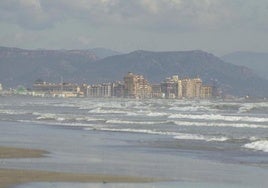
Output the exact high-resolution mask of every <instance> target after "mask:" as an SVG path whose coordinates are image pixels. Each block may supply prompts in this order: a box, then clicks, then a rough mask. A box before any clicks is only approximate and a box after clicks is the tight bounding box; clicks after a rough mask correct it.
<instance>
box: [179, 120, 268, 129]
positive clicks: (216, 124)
mask: <svg viewBox="0 0 268 188" xmlns="http://www.w3.org/2000/svg"><path fill="white" fill-rule="evenodd" d="M174 124H176V125H180V126H197V127H236V128H268V126H267V125H256V124H246V123H231V122H230V123H219V122H189V121H174Z"/></svg>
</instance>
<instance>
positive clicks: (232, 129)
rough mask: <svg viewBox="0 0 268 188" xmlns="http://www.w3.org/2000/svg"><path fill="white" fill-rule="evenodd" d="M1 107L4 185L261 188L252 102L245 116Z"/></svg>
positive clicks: (262, 160) (151, 106)
mask: <svg viewBox="0 0 268 188" xmlns="http://www.w3.org/2000/svg"><path fill="white" fill-rule="evenodd" d="M8 100H9V98H8V99H6V98H5V100H2V101H1V100H0V104H1V107H2V109H0V119H1V121H0V143H1V144H0V145H1V148H0V151H1V154H0V156H2V157H1V159H0V169H1V177H5V178H2V179H1V183H2V184H1V186H4V183H5V185H6V186H7V185H8V184H9V185H11V184H13V185H14V184H16V187H15V188H35V187H41V188H48V187H52V186H54V187H57V188H69V187H70V188H71V187H78V188H87V187H96V188H99V187H105V188H107V187H108V188H113V187H126V186H127V187H142V188H152V187H156V188H165V187H187V188H190V187H191V188H192V187H215V186H217V187H222V188H227V187H228V188H229V187H267V186H268V180H267V176H268V169H267V164H268V161H267V152H265V147H266V145H265V137H266V136H267V128H266V127H265V126H266V121H267V114H266V113H263V114H262V113H260V112H259V111H258V109H257V110H256V107H255V106H257V105H259V104H252V106H253V107H254V108H252V109H253V111H252V114H250V113H248V112H246V114H243V113H242V110H245V108H244V107H243V105H244V104H240V103H231V104H228V103H224V104H220V103H217V104H214V103H212V102H207V103H197V102H196V103H194V102H183V101H182V102H177V103H174V102H173V101H167V102H166V101H134V100H133V101H128V100H122V101H121V100H120V101H118V100H115V101H112V100H101V99H99V100H90V99H88V100H85V99H83V100H82V99H40V98H34V99H32V98H15V99H14V98H12V99H10V101H8ZM264 105H266V104H262V106H264ZM240 106H242V107H243V108H240ZM215 108H216V109H215ZM218 108H227V110H226V111H223V110H222V109H220V110H218ZM230 108H231V110H230ZM261 108H262V109H261V112H262V111H263V107H261ZM183 110H185V112H182V111H183ZM190 110H191V111H190ZM247 110H248V109H247ZM237 111H238V112H237ZM212 112H213V113H214V114H211V113H212ZM227 112H228V115H226V113H227ZM200 117H202V118H203V120H199V119H198V118H200ZM187 118H188V119H187ZM175 123H177V124H175ZM178 123H181V124H180V125H178ZM248 143H250V144H251V145H250V147H246V146H247V145H246V144H248ZM257 149H258V150H257ZM22 175H23V176H22ZM16 177H18V178H16ZM19 177H20V178H22V179H23V180H21V179H20V178H19Z"/></svg>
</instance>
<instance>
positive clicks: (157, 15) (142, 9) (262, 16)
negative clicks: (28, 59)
mask: <svg viewBox="0 0 268 188" xmlns="http://www.w3.org/2000/svg"><path fill="white" fill-rule="evenodd" d="M267 10H268V2H267V1H266V0H258V1H252V0H127V1H126V0H75V1H74V0H1V1H0V20H1V21H3V22H6V23H13V24H17V25H19V26H20V27H23V28H26V29H29V30H35V29H46V28H50V27H53V26H54V25H55V24H57V23H60V22H64V21H67V20H70V19H74V20H78V21H80V22H83V23H84V24H88V25H93V26H95V27H97V26H102V25H105V26H106V25H113V26H115V27H116V26H118V27H125V26H128V27H133V28H138V29H151V30H154V29H159V30H160V31H161V30H174V31H185V30H186V31H187V30H200V29H201V30H204V29H222V28H226V27H234V26H239V27H252V26H254V27H260V28H266V27H267V26H266V25H267V23H268V11H267Z"/></svg>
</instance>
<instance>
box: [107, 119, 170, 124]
mask: <svg viewBox="0 0 268 188" xmlns="http://www.w3.org/2000/svg"><path fill="white" fill-rule="evenodd" d="M106 123H108V124H139V125H154V124H163V123H166V121H161V122H158V121H127V120H119V119H112V120H107V121H106Z"/></svg>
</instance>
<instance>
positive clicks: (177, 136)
mask: <svg viewBox="0 0 268 188" xmlns="http://www.w3.org/2000/svg"><path fill="white" fill-rule="evenodd" d="M86 130H91V129H86ZM96 130H101V131H111V132H129V133H142V134H154V135H167V136H173V138H174V139H180V140H202V141H207V142H211V141H216V142H224V141H227V140H229V138H227V137H223V136H221V137H216V136H204V135H196V134H187V133H178V132H168V131H156V130H148V129H129V128H127V129H117V128H96Z"/></svg>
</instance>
